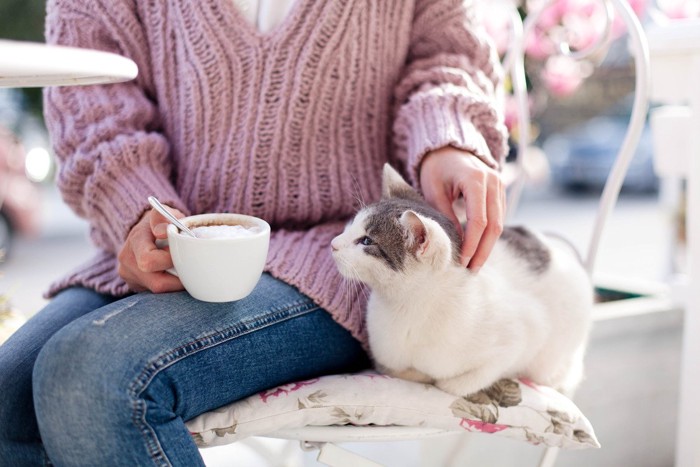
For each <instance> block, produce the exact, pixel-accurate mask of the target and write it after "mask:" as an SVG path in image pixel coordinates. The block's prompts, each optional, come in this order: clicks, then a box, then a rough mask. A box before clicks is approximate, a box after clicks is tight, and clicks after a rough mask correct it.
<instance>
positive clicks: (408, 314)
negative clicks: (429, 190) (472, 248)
mask: <svg viewBox="0 0 700 467" xmlns="http://www.w3.org/2000/svg"><path fill="white" fill-rule="evenodd" d="M460 244H461V234H460V230H459V229H458V228H457V226H455V225H454V223H453V222H451V221H450V219H448V218H447V217H446V216H444V215H443V214H441V213H440V212H439V211H437V210H435V209H434V208H432V207H431V206H430V205H428V204H427V202H426V201H425V200H424V199H423V198H422V196H421V195H420V194H419V193H418V192H417V191H416V190H414V189H413V188H412V187H411V186H410V185H409V184H408V183H406V181H405V180H404V179H403V178H402V177H401V175H399V174H398V172H396V171H395V170H394V169H393V168H392V167H391V166H389V165H388V164H386V165H385V166H384V171H383V186H382V199H381V200H380V201H378V202H376V203H374V204H371V205H369V206H366V207H364V208H362V209H361V210H360V211H359V212H358V213H357V214H356V215H355V217H354V219H353V220H352V221H351V222H350V223H349V224H348V225H347V226H346V227H345V230H344V231H343V233H342V234H340V235H338V236H337V237H335V238H334V239H333V241H332V242H331V250H332V254H333V258H334V260H335V262H336V264H337V266H338V270H339V271H340V273H341V275H342V276H343V277H345V278H346V279H349V280H352V281H356V280H357V281H360V282H363V283H364V284H366V285H367V286H368V288H369V289H370V294H369V300H368V305H367V331H368V336H369V347H370V352H371V354H372V358H373V360H374V362H375V367H376V368H377V370H378V371H380V372H382V373H386V374H388V375H391V376H396V377H399V378H403V379H408V380H413V381H419V382H424V383H432V384H435V385H436V386H437V387H439V388H440V389H442V390H444V391H446V392H449V393H451V394H454V395H457V396H467V395H469V394H473V393H475V392H478V391H480V390H482V389H485V388H488V387H490V386H491V385H492V384H493V383H495V382H496V381H498V380H500V379H502V378H527V379H529V380H531V381H533V382H535V383H538V384H542V385H547V386H551V387H554V388H556V389H559V390H560V391H562V392H565V393H566V392H570V391H573V389H574V388H575V387H576V386H577V385H578V383H579V382H580V380H581V378H582V375H583V353H584V349H585V345H586V342H587V338H588V331H589V328H590V313H591V310H592V306H593V287H592V284H591V281H590V279H589V276H588V274H587V272H586V270H585V269H584V267H583V265H582V264H581V261H580V258H579V257H578V256H577V254H576V251H575V250H574V249H573V248H572V247H571V246H570V245H569V244H568V243H566V242H564V241H563V240H561V239H558V238H554V237H552V238H550V237H546V236H544V235H542V234H539V233H535V232H533V231H530V230H528V229H526V228H523V227H505V228H504V230H503V233H502V235H501V237H500V239H499V240H498V242H497V243H496V245H495V247H494V249H493V251H492V252H491V255H490V256H489V259H488V260H487V261H486V264H484V266H483V267H482V268H481V270H480V271H479V272H478V273H473V272H471V271H470V270H468V269H466V268H464V267H463V266H461V265H460V262H459V254H460Z"/></svg>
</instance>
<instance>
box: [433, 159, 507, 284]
mask: <svg viewBox="0 0 700 467" xmlns="http://www.w3.org/2000/svg"><path fill="white" fill-rule="evenodd" d="M420 184H421V188H422V191H423V196H425V199H426V201H428V203H430V204H431V205H432V206H434V207H435V208H437V209H438V210H440V212H442V213H443V214H445V215H446V216H448V217H449V218H451V219H452V220H453V222H455V224H456V225H457V226H458V228H460V229H461V226H460V222H459V220H458V217H457V214H456V213H455V211H454V208H453V203H454V202H455V200H457V199H458V198H459V197H460V196H462V197H463V198H464V201H465V202H466V217H467V223H466V227H465V229H464V235H463V239H462V252H461V262H462V265H464V266H465V267H469V269H471V270H472V271H474V272H477V271H478V270H479V269H480V268H481V266H483V265H484V262H485V261H486V259H487V258H488V256H489V254H490V253H491V250H492V249H493V247H494V245H495V244H496V240H498V237H499V236H500V235H501V232H503V222H504V218H505V212H506V206H505V204H506V194H505V186H504V184H503V183H502V181H501V175H500V173H499V172H498V171H496V170H494V169H492V168H491V167H489V166H487V165H486V164H485V163H484V162H482V161H481V160H480V159H479V158H478V157H476V156H475V155H473V154H471V153H470V152H467V151H463V150H460V149H456V148H453V147H449V146H448V147H444V148H441V149H438V150H435V151H431V152H429V153H428V154H426V155H425V157H424V158H423V161H422V163H421V167H420Z"/></svg>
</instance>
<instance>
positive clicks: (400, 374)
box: [374, 363, 435, 384]
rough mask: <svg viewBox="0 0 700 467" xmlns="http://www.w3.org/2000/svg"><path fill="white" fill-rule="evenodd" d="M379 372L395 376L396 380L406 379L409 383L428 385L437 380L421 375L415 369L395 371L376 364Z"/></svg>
mask: <svg viewBox="0 0 700 467" xmlns="http://www.w3.org/2000/svg"><path fill="white" fill-rule="evenodd" d="M374 366H375V368H376V369H377V371H379V372H380V373H383V374H385V375H389V376H394V377H396V378H401V379H406V380H408V381H415V382H416V383H426V384H433V383H434V382H435V380H434V379H433V378H431V377H430V376H428V375H426V374H425V373H421V372H420V371H418V370H416V369H415V368H406V369H404V370H393V369H391V368H388V367H385V366H384V365H382V364H381V363H375V364H374Z"/></svg>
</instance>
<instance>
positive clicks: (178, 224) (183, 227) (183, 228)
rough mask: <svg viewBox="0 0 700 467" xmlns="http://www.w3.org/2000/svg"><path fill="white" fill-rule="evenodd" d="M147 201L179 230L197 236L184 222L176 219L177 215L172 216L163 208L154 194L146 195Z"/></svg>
mask: <svg viewBox="0 0 700 467" xmlns="http://www.w3.org/2000/svg"><path fill="white" fill-rule="evenodd" d="M148 202H149V203H151V206H153V209H155V210H156V211H158V212H159V213H161V214H163V216H165V217H166V218H167V219H168V220H169V221H170V222H171V223H172V224H173V225H174V226H175V227H177V228H178V229H180V230H181V231H183V232H185V233H186V234H187V235H189V236H190V237H194V238H197V236H196V235H195V234H194V232H192V231H191V230H190V229H188V228H187V226H186V225H185V224H183V223H182V222H180V221H179V220H177V217H175V216H173V215H172V214H171V213H170V211H168V210H167V209H165V206H163V205H162V204H160V201H158V198H156V197H155V196H149V197H148Z"/></svg>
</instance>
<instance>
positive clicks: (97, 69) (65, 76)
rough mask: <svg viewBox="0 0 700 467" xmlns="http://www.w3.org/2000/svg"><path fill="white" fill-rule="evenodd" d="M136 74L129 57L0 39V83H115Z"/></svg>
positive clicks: (67, 84)
mask: <svg viewBox="0 0 700 467" xmlns="http://www.w3.org/2000/svg"><path fill="white" fill-rule="evenodd" d="M137 74H138V67H137V66H136V64H135V63H134V62H133V61H132V60H129V59H128V58H125V57H122V56H120V55H116V54H112V53H108V52H101V51H96V50H86V49H78V48H74V47H63V46H56V45H47V44H41V43H34V42H17V41H9V40H0V87H44V86H75V85H83V84H105V83H117V82H120V81H128V80H131V79H134V78H135V77H136V75H137Z"/></svg>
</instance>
